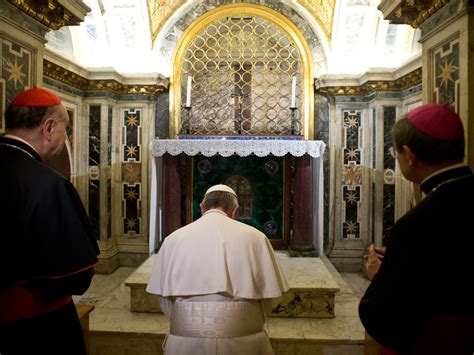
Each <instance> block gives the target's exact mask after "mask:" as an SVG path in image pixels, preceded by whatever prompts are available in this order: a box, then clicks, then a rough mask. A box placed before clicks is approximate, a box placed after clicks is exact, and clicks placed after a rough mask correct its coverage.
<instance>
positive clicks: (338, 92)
mask: <svg viewBox="0 0 474 355" xmlns="http://www.w3.org/2000/svg"><path fill="white" fill-rule="evenodd" d="M421 82H422V75H421V68H418V69H416V70H414V71H412V72H411V73H408V74H406V75H404V76H402V77H400V78H398V79H396V80H370V81H367V82H365V83H364V84H362V85H360V86H325V87H320V88H318V89H317V90H316V93H323V94H327V95H328V96H367V95H370V94H372V93H374V92H383V91H402V90H405V89H408V88H411V87H414V86H416V85H418V84H421Z"/></svg>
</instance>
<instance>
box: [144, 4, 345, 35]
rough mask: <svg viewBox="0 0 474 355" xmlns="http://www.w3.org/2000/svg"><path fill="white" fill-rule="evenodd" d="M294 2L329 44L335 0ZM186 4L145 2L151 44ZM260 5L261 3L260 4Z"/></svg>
mask: <svg viewBox="0 0 474 355" xmlns="http://www.w3.org/2000/svg"><path fill="white" fill-rule="evenodd" d="M242 2H243V1H242ZM253 2H255V3H259V2H258V1H250V3H253ZM296 2H297V3H298V4H300V5H301V6H303V7H304V8H305V9H306V10H307V11H308V13H309V14H310V15H311V16H312V17H313V18H314V19H315V20H316V22H317V23H318V24H319V25H320V26H321V29H322V31H323V32H324V34H325V35H326V38H327V40H328V42H330V41H331V32H332V24H333V20H334V9H335V7H336V0H325V1H313V0H297V1H296ZM186 3H187V0H167V1H164V0H147V5H148V16H149V19H150V28H151V33H152V42H154V41H155V39H156V37H157V36H158V34H159V32H160V31H161V30H162V28H163V26H164V25H165V23H166V21H168V20H169V18H170V17H171V16H172V15H173V14H174V13H175V12H176V11H178V10H179V9H180V8H181V7H182V6H183V5H184V4H186ZM227 3H229V1H222V0H221V1H219V0H217V1H216V4H218V5H225V4H227ZM264 3H265V2H264ZM260 4H262V3H261V2H260ZM263 5H265V4H263Z"/></svg>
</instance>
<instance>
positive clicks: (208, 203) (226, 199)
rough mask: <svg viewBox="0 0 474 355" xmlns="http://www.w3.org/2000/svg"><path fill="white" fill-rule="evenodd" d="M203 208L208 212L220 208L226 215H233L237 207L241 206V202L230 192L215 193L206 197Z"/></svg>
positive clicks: (210, 193)
mask: <svg viewBox="0 0 474 355" xmlns="http://www.w3.org/2000/svg"><path fill="white" fill-rule="evenodd" d="M202 206H203V208H204V209H205V210H206V211H208V210H210V209H213V208H219V209H222V210H223V211H224V212H225V213H231V212H232V210H233V209H234V208H235V207H238V206H239V201H238V200H237V197H236V196H235V195H233V194H231V193H230V192H226V191H213V192H209V193H208V194H206V195H205V196H204V198H203V200H202Z"/></svg>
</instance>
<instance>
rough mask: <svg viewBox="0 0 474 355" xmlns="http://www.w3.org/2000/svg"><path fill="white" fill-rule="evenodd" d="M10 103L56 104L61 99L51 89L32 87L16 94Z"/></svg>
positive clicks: (23, 104)
mask: <svg viewBox="0 0 474 355" xmlns="http://www.w3.org/2000/svg"><path fill="white" fill-rule="evenodd" d="M11 103H12V105H15V106H56V105H59V104H60V103H61V99H60V98H59V97H57V96H56V95H54V94H53V93H52V92H51V91H48V90H46V89H43V88H37V87H33V88H31V89H28V90H25V91H23V92H21V93H19V94H18V95H16V96H15V97H14V98H13V100H12V102H11Z"/></svg>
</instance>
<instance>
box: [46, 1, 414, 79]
mask: <svg viewBox="0 0 474 355" xmlns="http://www.w3.org/2000/svg"><path fill="white" fill-rule="evenodd" d="M84 2H85V4H86V5H87V6H88V7H89V8H90V9H91V11H90V12H89V14H88V15H87V16H86V18H85V20H84V22H83V23H81V25H80V26H68V27H63V28H61V29H60V30H57V31H52V32H50V33H49V34H48V40H49V42H48V44H47V47H48V48H49V49H50V50H51V51H53V52H56V53H58V54H60V55H62V56H64V57H66V58H67V59H69V60H71V61H73V62H75V63H77V64H78V65H80V66H82V67H84V68H87V69H89V70H95V69H103V68H109V69H113V70H116V71H117V72H119V73H121V74H124V75H132V74H137V75H143V74H145V73H162V74H165V75H166V74H167V73H163V71H166V70H163V69H162V68H163V65H162V63H161V62H160V59H159V58H160V55H159V54H160V53H158V51H159V48H160V46H159V41H160V38H163V31H164V29H165V28H169V27H170V26H172V25H173V23H175V22H177V21H179V20H180V18H181V17H182V16H185V15H186V11H187V9H189V8H190V6H193V5H196V4H198V3H199V2H202V0H201V1H197V0H188V1H186V0H168V1H163V0H84ZM214 2H216V1H214ZM218 2H219V1H217V3H218ZM279 2H281V3H284V4H286V5H288V6H292V7H293V8H294V9H295V10H296V11H298V12H299V13H300V14H301V17H302V18H303V19H305V20H307V21H312V22H313V23H314V24H315V26H316V27H319V30H320V31H319V33H320V34H321V35H320V36H321V37H322V38H321V41H322V42H323V43H326V46H325V50H326V51H327V53H324V54H325V57H326V58H327V72H328V73H335V74H337V73H340V74H361V73H363V72H365V71H367V70H368V69H369V68H396V67H398V66H400V65H401V64H402V63H403V62H404V61H406V60H408V59H409V58H410V57H412V56H413V55H416V54H417V53H418V52H419V51H420V46H419V45H418V43H417V41H416V38H417V31H415V30H414V29H413V28H412V27H410V26H407V25H391V24H389V23H388V21H384V20H383V15H382V13H381V12H380V11H379V10H378V9H377V6H378V5H379V3H380V0H337V1H336V0H330V1H323V2H321V1H309V0H297V1H290V0H279ZM160 36H161V37H160Z"/></svg>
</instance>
